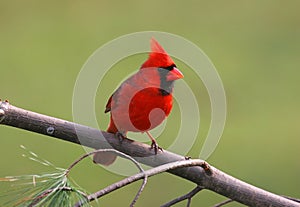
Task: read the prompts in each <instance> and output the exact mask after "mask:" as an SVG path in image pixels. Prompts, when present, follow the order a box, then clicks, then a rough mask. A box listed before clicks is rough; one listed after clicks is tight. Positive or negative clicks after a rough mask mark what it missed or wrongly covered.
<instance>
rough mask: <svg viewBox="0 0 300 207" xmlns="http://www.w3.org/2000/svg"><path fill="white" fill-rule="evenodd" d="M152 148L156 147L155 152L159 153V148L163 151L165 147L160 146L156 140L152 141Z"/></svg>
mask: <svg viewBox="0 0 300 207" xmlns="http://www.w3.org/2000/svg"><path fill="white" fill-rule="evenodd" d="M151 149H154V152H155V154H157V152H158V151H159V150H160V151H163V149H162V148H161V147H160V146H158V144H157V142H155V141H152V143H151Z"/></svg>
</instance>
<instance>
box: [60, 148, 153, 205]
mask: <svg viewBox="0 0 300 207" xmlns="http://www.w3.org/2000/svg"><path fill="white" fill-rule="evenodd" d="M97 152H114V153H116V154H117V155H119V156H121V157H124V158H126V159H128V160H130V161H132V162H133V163H134V164H135V165H136V167H137V168H138V169H139V170H140V172H144V169H143V168H142V166H141V165H140V163H138V162H137V161H136V160H135V159H133V158H132V157H131V156H129V155H127V154H125V153H122V152H120V151H117V150H115V149H99V150H94V151H92V152H89V153H87V154H84V155H83V156H81V157H80V158H78V159H77V160H76V161H75V162H73V163H72V164H71V165H70V166H69V167H68V168H67V170H66V172H65V175H66V176H67V175H68V174H69V172H70V170H71V169H72V168H73V167H74V166H75V165H76V164H78V163H79V162H80V161H82V160H83V159H84V158H86V157H89V156H90V155H93V154H95V153H97ZM146 184H147V176H145V177H144V180H143V183H142V185H141V187H140V189H139V190H138V192H137V194H136V196H135V197H134V199H133V201H132V202H131V204H130V206H134V204H135V203H136V201H137V200H138V198H139V196H140V195H141V193H142V191H143V190H144V188H145V186H146Z"/></svg>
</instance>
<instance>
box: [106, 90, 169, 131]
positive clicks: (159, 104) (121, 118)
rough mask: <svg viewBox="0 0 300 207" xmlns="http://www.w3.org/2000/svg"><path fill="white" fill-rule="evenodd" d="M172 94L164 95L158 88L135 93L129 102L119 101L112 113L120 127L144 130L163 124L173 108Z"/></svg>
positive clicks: (130, 129) (128, 129) (126, 129)
mask: <svg viewBox="0 0 300 207" xmlns="http://www.w3.org/2000/svg"><path fill="white" fill-rule="evenodd" d="M172 100H173V98H172V95H171V94H169V95H162V94H161V92H160V91H159V89H158V88H151V87H150V88H145V89H143V90H140V91H138V92H137V93H135V94H134V95H133V96H132V98H131V99H130V100H129V101H128V103H118V107H116V108H113V109H112V111H111V113H112V117H113V120H114V122H115V124H116V126H117V127H118V129H120V130H123V131H134V132H144V131H148V130H151V129H153V128H155V127H157V126H158V125H159V124H161V123H162V122H163V121H164V119H165V118H166V117H167V116H168V115H169V114H170V111H171V109H172Z"/></svg>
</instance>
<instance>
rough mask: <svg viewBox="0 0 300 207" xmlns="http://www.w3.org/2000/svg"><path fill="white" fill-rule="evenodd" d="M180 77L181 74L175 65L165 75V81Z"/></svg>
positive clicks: (181, 76)
mask: <svg viewBox="0 0 300 207" xmlns="http://www.w3.org/2000/svg"><path fill="white" fill-rule="evenodd" d="M181 78H183V74H182V73H181V72H180V70H178V69H177V68H175V67H174V68H173V70H171V71H170V72H169V73H168V75H167V81H174V80H177V79H181Z"/></svg>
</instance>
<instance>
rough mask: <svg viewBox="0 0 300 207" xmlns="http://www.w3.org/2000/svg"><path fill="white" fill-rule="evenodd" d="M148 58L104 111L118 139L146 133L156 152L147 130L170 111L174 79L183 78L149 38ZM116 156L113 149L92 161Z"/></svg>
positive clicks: (106, 162) (107, 160)
mask: <svg viewBox="0 0 300 207" xmlns="http://www.w3.org/2000/svg"><path fill="white" fill-rule="evenodd" d="M150 46H151V51H150V53H149V56H148V59H147V60H146V61H145V62H144V63H143V64H142V65H141V67H140V69H139V70H138V71H137V72H136V73H135V74H133V75H132V76H130V77H129V78H128V79H126V80H125V81H124V82H123V83H121V84H120V86H119V87H118V88H117V89H116V90H115V92H114V93H113V94H112V95H111V96H110V98H109V99H108V102H107V104H106V108H105V111H104V112H105V113H110V122H109V125H108V128H107V130H106V131H107V132H109V133H113V134H116V137H118V138H119V139H120V140H122V138H125V137H126V134H127V132H129V131H130V132H141V133H146V134H147V135H148V136H149V138H150V139H151V149H154V151H155V154H157V151H158V150H161V151H162V148H161V147H159V146H158V144H157V141H156V140H155V138H154V137H153V136H152V135H151V134H150V132H149V131H150V130H151V129H153V128H155V127H157V126H158V125H160V124H161V123H162V122H163V121H164V120H165V119H166V118H167V117H168V115H169V114H170V112H171V110H172V105H173V96H172V94H173V89H174V81H176V80H178V79H182V78H183V74H182V72H181V71H180V70H179V69H178V68H177V66H176V65H175V63H174V61H173V60H172V58H171V57H170V56H169V55H168V53H167V52H166V51H165V50H164V49H163V47H162V46H161V45H160V44H159V43H158V42H157V41H156V40H155V39H154V38H153V37H152V38H151V40H150ZM115 159H116V155H115V154H114V153H112V152H97V153H95V154H94V157H93V161H94V163H99V164H102V165H106V166H108V165H110V164H112V163H113V162H114V161H115Z"/></svg>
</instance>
